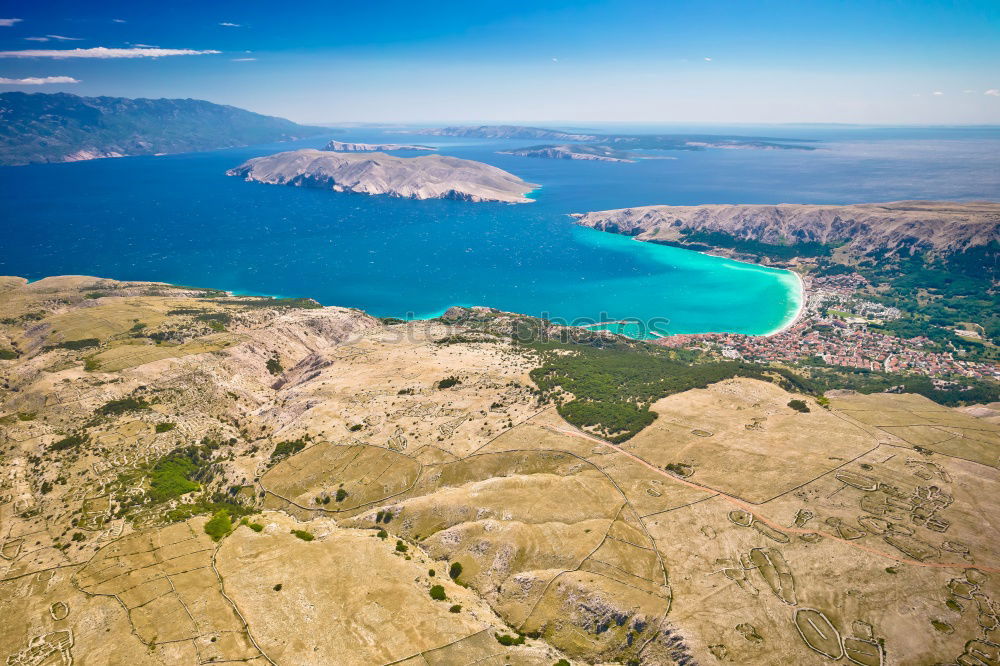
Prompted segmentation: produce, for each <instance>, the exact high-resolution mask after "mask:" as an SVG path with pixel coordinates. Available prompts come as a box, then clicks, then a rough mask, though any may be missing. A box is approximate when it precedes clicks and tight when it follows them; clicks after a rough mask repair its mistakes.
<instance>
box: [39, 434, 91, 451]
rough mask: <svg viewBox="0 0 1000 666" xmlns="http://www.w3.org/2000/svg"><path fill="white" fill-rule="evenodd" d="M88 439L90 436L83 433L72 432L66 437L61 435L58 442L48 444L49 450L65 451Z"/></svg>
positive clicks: (82, 443) (77, 446) (79, 445)
mask: <svg viewBox="0 0 1000 666" xmlns="http://www.w3.org/2000/svg"><path fill="white" fill-rule="evenodd" d="M89 441H90V436H89V435H87V434H85V433H79V432H78V433H74V434H72V435H69V436H68V437H63V438H62V439H60V440H59V441H58V442H54V443H53V444H50V445H49V450H50V451H65V450H67V449H76V448H79V447H81V446H83V445H84V444H86V443H87V442H89Z"/></svg>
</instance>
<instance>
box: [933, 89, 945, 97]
mask: <svg viewBox="0 0 1000 666" xmlns="http://www.w3.org/2000/svg"><path fill="white" fill-rule="evenodd" d="M932 94H934V95H935V96H937V97H940V96H941V95H943V94H944V93H943V92H941V91H940V90H935V91H934V92H933V93H932Z"/></svg>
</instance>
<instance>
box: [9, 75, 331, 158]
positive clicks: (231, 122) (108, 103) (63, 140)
mask: <svg viewBox="0 0 1000 666" xmlns="http://www.w3.org/2000/svg"><path fill="white" fill-rule="evenodd" d="M334 131H335V130H331V129H329V128H324V127H309V126H305V125H298V124H296V123H293V122H292V121H290V120H285V119H284V118H275V117H273V116H264V115H261V114H259V113H253V112H251V111H246V110H244V109H238V108H236V107H234V106H225V105H222V104H213V103H211V102H206V101H203V100H197V99H129V98H127V97H78V96H76V95H70V94H67V93H56V94H44V93H34V94H28V93H21V92H9V93H3V94H0V164H3V165H22V164H31V163H36V162H75V161H78V160H89V159H95V158H99V157H124V156H127V155H155V154H160V153H184V152H194V151H200V150H215V149H218V148H232V147H235V146H245V145H250V144H255V143H273V142H276V141H291V140H294V139H301V138H304V137H308V136H315V135H320V134H330V133H332V132H334Z"/></svg>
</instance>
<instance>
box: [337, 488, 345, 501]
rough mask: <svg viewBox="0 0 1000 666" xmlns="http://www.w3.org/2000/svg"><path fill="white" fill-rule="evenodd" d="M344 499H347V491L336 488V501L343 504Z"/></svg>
mask: <svg viewBox="0 0 1000 666" xmlns="http://www.w3.org/2000/svg"><path fill="white" fill-rule="evenodd" d="M345 499H347V491H346V490H344V489H343V488H337V501H338V502H343V501H344V500H345Z"/></svg>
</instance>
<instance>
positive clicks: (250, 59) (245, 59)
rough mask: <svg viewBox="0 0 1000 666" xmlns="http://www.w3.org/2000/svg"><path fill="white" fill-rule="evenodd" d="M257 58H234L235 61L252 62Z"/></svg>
mask: <svg viewBox="0 0 1000 666" xmlns="http://www.w3.org/2000/svg"><path fill="white" fill-rule="evenodd" d="M256 59H257V58H233V62H252V61H254V60H256Z"/></svg>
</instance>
